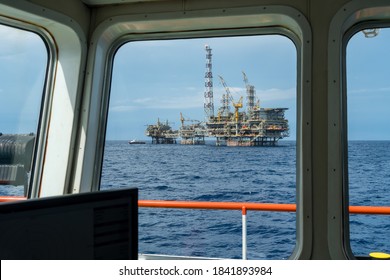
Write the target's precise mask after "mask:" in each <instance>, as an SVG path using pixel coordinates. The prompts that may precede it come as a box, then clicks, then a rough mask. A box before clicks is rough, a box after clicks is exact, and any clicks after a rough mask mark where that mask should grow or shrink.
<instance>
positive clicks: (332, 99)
mask: <svg viewBox="0 0 390 280" xmlns="http://www.w3.org/2000/svg"><path fill="white" fill-rule="evenodd" d="M389 15H390V5H387V6H386V5H384V3H383V1H381V0H372V1H369V2H367V3H364V1H353V2H350V3H348V4H346V5H345V6H344V7H342V8H341V9H340V10H339V11H338V12H337V14H336V15H335V16H334V18H333V20H332V22H331V26H330V29H329V35H328V68H329V71H328V73H329V76H328V132H329V133H328V197H329V199H328V209H329V211H328V245H329V246H328V247H329V250H330V256H331V258H332V259H354V258H355V257H354V256H353V254H352V251H351V248H350V242H349V210H348V206H349V202H348V135H347V134H348V131H347V104H346V94H347V93H346V57H345V53H346V48H347V43H348V41H349V39H350V37H351V36H352V34H353V33H355V32H357V31H358V30H360V29H362V28H363V27H365V28H370V27H372V24H375V23H376V24H380V23H383V22H388V23H390V16H389Z"/></svg>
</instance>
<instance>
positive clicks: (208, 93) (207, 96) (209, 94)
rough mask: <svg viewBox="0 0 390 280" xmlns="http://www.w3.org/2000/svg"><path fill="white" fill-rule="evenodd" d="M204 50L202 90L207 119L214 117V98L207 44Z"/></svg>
mask: <svg viewBox="0 0 390 280" xmlns="http://www.w3.org/2000/svg"><path fill="white" fill-rule="evenodd" d="M205 50H206V73H205V76H204V77H205V83H204V84H205V92H204V112H205V115H206V119H207V120H209V119H210V118H211V117H214V98H213V72H212V61H211V57H212V54H211V48H210V46H209V45H206V46H205Z"/></svg>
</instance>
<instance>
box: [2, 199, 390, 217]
mask: <svg viewBox="0 0 390 280" xmlns="http://www.w3.org/2000/svg"><path fill="white" fill-rule="evenodd" d="M25 199H26V198H25V197H23V196H0V202H12V201H20V200H25ZM138 206H139V207H149V208H188V209H214V210H242V208H243V207H245V208H246V209H247V210H251V211H275V212H294V211H296V205H295V204H282V203H257V202H218V201H179V200H139V201H138ZM349 213H350V214H366V215H390V206H360V205H359V206H354V205H351V206H349Z"/></svg>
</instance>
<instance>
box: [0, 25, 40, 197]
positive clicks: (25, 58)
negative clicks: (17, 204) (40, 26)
mask: <svg viewBox="0 0 390 280" xmlns="http://www.w3.org/2000/svg"><path fill="white" fill-rule="evenodd" d="M0 36H1V46H0V73H1V75H0V96H1V102H0V196H15V195H16V196H22V195H25V193H26V190H27V187H28V185H29V184H30V180H31V174H32V170H31V169H32V166H33V155H34V149H35V142H36V135H37V131H38V122H39V118H40V112H41V102H42V96H43V91H44V83H45V77H46V71H47V60H48V52H47V48H46V46H45V44H44V42H43V40H42V38H41V37H40V36H39V35H37V34H36V33H33V32H30V31H26V30H22V29H19V28H14V27H10V26H6V25H1V24H0Z"/></svg>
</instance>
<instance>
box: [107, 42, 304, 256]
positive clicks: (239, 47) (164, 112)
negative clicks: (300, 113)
mask: <svg viewBox="0 0 390 280" xmlns="http://www.w3.org/2000/svg"><path fill="white" fill-rule="evenodd" d="M296 69H297V50H296V48H295V46H294V44H293V43H292V41H291V40H290V39H288V38H287V37H285V36H281V35H262V36H240V37H223V38H203V39H172V40H153V41H135V42H129V43H126V44H124V45H123V46H121V47H120V48H119V49H118V50H117V52H116V54H115V56H114V61H113V73H112V80H111V92H110V100H109V110H108V121H107V127H106V141H105V147H104V158H103V167H102V175H101V184H100V189H111V188H121V187H128V186H135V187H138V188H139V198H140V200H179V201H197V202H199V201H205V202H216V201H223V202H255V203H274V204H294V203H295V202H296V181H297V179H296V174H297V172H296V126H297V123H296V121H297V116H296V115H297V110H296V103H297V70H296ZM139 212H140V213H139V215H140V216H139V223H140V224H139V226H140V228H139V251H140V253H145V254H168V255H181V256H193V257H195V256H203V257H223V258H241V256H242V254H241V252H242V248H241V234H242V233H241V226H242V225H241V211H226V210H193V209H163V208H162V209H159V208H154V209H153V208H140V210H139ZM247 215H248V230H247V240H248V259H286V258H288V257H289V256H290V255H291V253H292V251H293V249H294V246H295V239H296V225H295V220H296V218H295V213H286V212H262V211H248V214H247Z"/></svg>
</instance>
